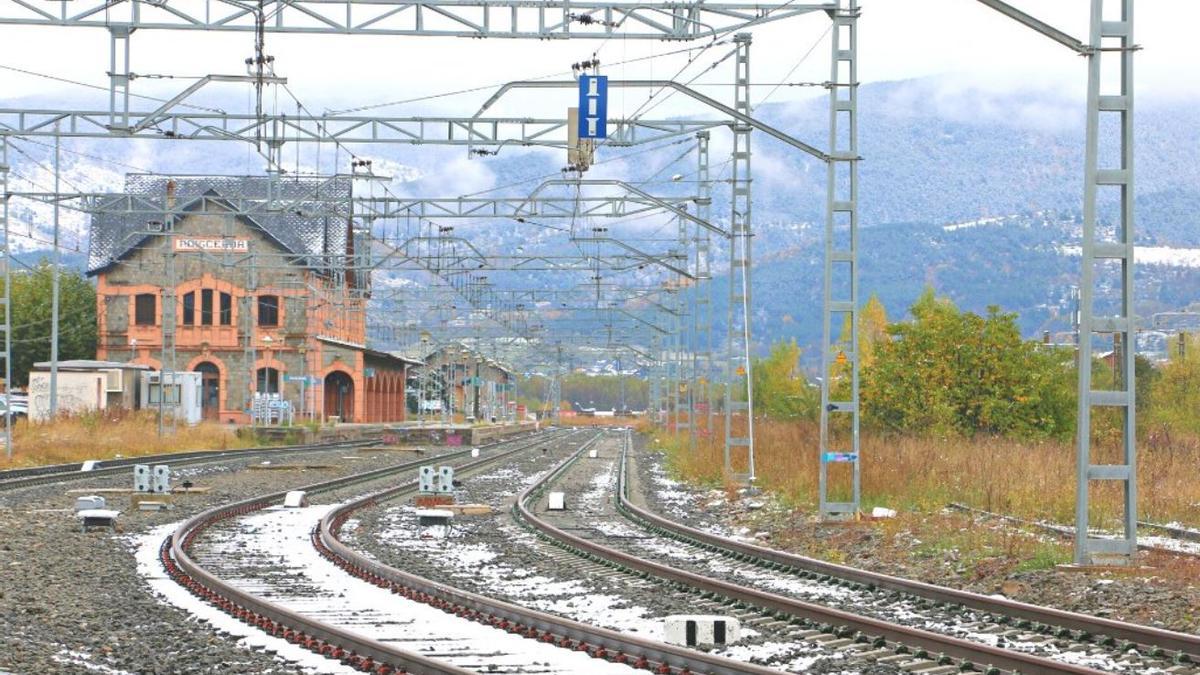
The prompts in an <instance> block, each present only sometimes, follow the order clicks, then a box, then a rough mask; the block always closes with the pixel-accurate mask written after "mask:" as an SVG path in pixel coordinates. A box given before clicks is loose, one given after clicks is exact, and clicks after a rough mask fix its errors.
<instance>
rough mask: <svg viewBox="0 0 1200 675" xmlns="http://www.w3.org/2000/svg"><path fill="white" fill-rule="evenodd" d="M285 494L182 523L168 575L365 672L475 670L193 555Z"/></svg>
mask: <svg viewBox="0 0 1200 675" xmlns="http://www.w3.org/2000/svg"><path fill="white" fill-rule="evenodd" d="M542 440H544V439H543V438H542V437H535V438H534V439H533V440H532V441H528V442H526V440H525V439H518V440H516V441H513V440H508V441H504V442H501V443H495V444H492V445H490V446H483V447H482V448H481V450H489V449H494V448H496V447H497V446H499V445H507V444H509V443H518V444H519V445H518V447H517V448H516V449H514V450H509V451H507V453H511V452H517V451H520V450H523V449H527V448H529V447H533V446H534V445H537V444H539V443H540V442H541V441H542ZM507 453H505V454H507ZM470 454H471V449H470V448H468V449H464V450H462V451H460V452H456V453H448V454H445V455H441V456H439V458H438V459H439V460H448V459H452V458H462V457H466V456H469V455H470ZM429 461H430V460H429V459H428V458H426V459H421V460H416V461H411V462H405V463H402V464H397V465H395V466H391V467H386V468H383V469H377V470H375V471H368V472H364V473H360V474H354V475H351V476H345V477H343V478H338V479H334V480H330V481H324V482H321V483H316V484H313V485H309V486H307V487H305V488H301V489H303V490H305V491H306V492H309V493H310V494H319V493H322V492H329V491H332V490H336V489H340V488H346V487H350V486H354V485H358V484H361V483H367V482H371V481H376V480H380V479H386V478H389V477H391V476H394V475H396V474H397V473H401V472H405V471H411V470H413V469H415V468H417V467H419V466H421V465H422V464H426V463H428V462H429ZM478 461H479V462H486V461H494V458H491V457H489V458H485V459H481V460H478ZM285 494H286V491H281V492H276V493H272V494H267V495H262V496H259V497H255V498H252V499H248V500H243V501H240V502H236V503H233V504H227V505H224V506H220V507H217V508H213V509H210V510H208V511H205V512H203V513H201V514H198V515H197V516H195V517H193V518H191V519H189V520H187V521H186V522H184V523H183V524H182V525H180V527H179V528H178V529H176V531H175V532H174V533H173V534H172V535H171V536H170V537H169V538H167V539H166V540H165V541H164V542H163V546H162V547H161V549H160V551H159V557H160V560H161V561H162V564H163V566H164V568H165V569H166V570H167V573H168V574H169V575H170V576H171V577H172V578H174V579H175V580H176V581H177V582H178V583H180V584H181V585H183V586H184V587H185V588H187V589H188V590H189V592H191V593H192V594H193V595H196V596H197V597H199V598H201V599H202V600H204V601H205V602H208V603H209V604H212V605H214V606H216V607H218V608H220V609H221V610H223V611H225V612H227V613H229V614H231V615H233V616H234V617H235V618H237V619H239V620H241V621H243V622H245V623H248V624H250V625H253V626H256V627H258V628H259V629H261V630H263V631H265V632H267V633H268V634H271V635H275V636H277V637H280V638H283V639H285V640H287V641H289V642H292V643H294V644H298V645H301V646H303V647H305V648H307V649H310V650H312V651H314V652H316V653H319V654H322V655H324V656H327V657H329V658H333V659H336V660H339V661H341V662H343V663H345V664H347V665H350V666H352V667H354V668H356V669H358V670H362V671H364V672H373V673H377V674H378V675H391V674H392V673H401V672H407V673H418V674H427V673H429V674H444V673H454V674H462V673H468V672H471V671H468V670H465V669H462V668H459V667H457V666H453V665H451V664H448V663H445V662H443V661H440V660H437V659H433V658H429V657H427V656H423V655H421V654H417V653H414V652H411V651H408V650H404V649H399V648H396V647H394V646H392V645H389V644H385V643H382V642H380V641H377V640H373V639H370V638H367V637H364V636H362V635H360V634H358V633H356V632H353V631H350V630H347V629H345V628H342V627H339V626H336V625H332V624H330V623H327V622H324V621H320V620H316V619H313V618H311V617H309V616H307V615H304V614H301V613H299V612H296V611H293V610H290V609H288V608H285V607H282V606H280V605H279V604H276V603H273V602H270V601H268V600H265V599H263V598H260V597H257V596H255V595H254V594H252V593H248V592H246V591H244V590H242V589H239V588H237V587H236V586H235V585H234V584H231V583H229V582H227V581H226V580H224V579H221V578H220V577H218V576H217V575H216V574H214V573H212V572H211V571H210V570H208V569H206V568H205V566H204V565H202V564H200V563H199V562H197V561H196V560H195V559H193V557H192V556H191V555H190V549H191V547H192V546H193V544H194V543H195V541H196V539H197V537H198V536H200V535H201V534H202V533H203V532H204V531H205V530H207V529H209V528H213V527H217V526H219V525H220V524H221V523H222V522H223V521H227V520H229V519H234V518H239V517H242V516H246V515H247V514H251V513H254V512H258V511H261V510H263V509H266V508H267V507H269V506H272V505H275V504H277V503H279V502H280V501H281V500H282V499H283V497H284V495H285Z"/></svg>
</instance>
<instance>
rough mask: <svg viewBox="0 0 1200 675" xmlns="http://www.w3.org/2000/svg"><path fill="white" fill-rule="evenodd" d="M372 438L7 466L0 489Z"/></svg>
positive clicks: (373, 441)
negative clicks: (86, 464) (90, 464)
mask: <svg viewBox="0 0 1200 675" xmlns="http://www.w3.org/2000/svg"><path fill="white" fill-rule="evenodd" d="M379 442H380V441H379V439H377V438H373V439H345V440H338V441H329V442H326V443H309V444H301V445H279V446H272V447H264V448H238V449H232V450H191V451H187V452H176V453H163V454H158V455H143V456H140V457H121V458H119V459H108V460H100V461H99V462H98V463H97V466H96V468H94V469H92V470H91V471H83V463H82V462H75V463H70V464H51V465H46V466H36V467H28V468H23V469H8V470H5V471H0V491H4V490H15V489H19V488H25V487H33V486H36V485H45V484H49V483H58V482H64V481H69V480H79V479H84V478H97V477H102V476H111V475H114V474H119V473H120V472H121V471H124V470H127V469H128V468H129V467H131V466H134V465H136V464H153V463H170V464H173V465H175V466H188V465H192V464H205V463H209V462H218V461H222V460H237V459H244V458H252V457H263V456H273V455H279V454H288V453H306V452H321V451H328V450H336V449H338V448H352V447H357V446H359V445H372V444H378V443H379Z"/></svg>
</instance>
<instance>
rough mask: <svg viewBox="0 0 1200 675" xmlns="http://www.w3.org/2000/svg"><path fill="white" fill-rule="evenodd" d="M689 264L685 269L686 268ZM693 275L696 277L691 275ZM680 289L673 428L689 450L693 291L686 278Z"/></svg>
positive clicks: (684, 239)
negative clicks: (682, 434) (685, 438)
mask: <svg viewBox="0 0 1200 675" xmlns="http://www.w3.org/2000/svg"><path fill="white" fill-rule="evenodd" d="M688 225H689V221H686V220H684V219H683V218H680V219H679V249H680V253H682V254H683V256H684V260H685V261H688V262H690V260H691V256H690V255H689V254H688V248H689V246H688V244H689V241H688V239H689V234H688ZM688 262H685V263H684V266H685V267H687V266H688ZM693 276H695V275H694V274H693ZM678 279H679V286H678V288H677V289H676V291H675V307H676V310H677V314H676V317H675V325H676V331H677V332H678V334H679V337H678V338H677V339H676V344H677V345H678V346H679V348H678V350H677V352H676V363H677V364H678V365H677V366H676V368H678V373H677V377H676V383H675V386H676V391H677V393H676V406H677V407H676V410H675V429H676V430H677V431H678V430H680V429H686V430H687V432H688V445H689V447H690V446H692V445H694V444H695V440H696V410H695V407H694V403H695V401H694V399H693V397H692V396H693V394H692V391H693V387H692V385H693V384H694V383H695V382H694V380H695V373H696V370H695V368H694V367H693V366H694V365H695V364H694V363H693V359H692V358H691V356H689V355H690V354H694V353H695V351H696V345H695V335H694V332H693V330H692V316H693V315H694V314H695V312H694V308H693V307H692V306H691V305H692V295H693V291H694V290H695V282H694V281H693V282H692V283H688V280H687V278H685V277H684V276H682V275H680V276H679V277H678Z"/></svg>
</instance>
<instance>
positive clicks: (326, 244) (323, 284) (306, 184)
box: [88, 174, 414, 423]
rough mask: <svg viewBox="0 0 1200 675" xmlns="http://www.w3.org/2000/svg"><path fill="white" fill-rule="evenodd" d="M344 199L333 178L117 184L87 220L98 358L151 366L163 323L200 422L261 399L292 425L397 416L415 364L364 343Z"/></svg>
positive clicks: (242, 410)
mask: <svg viewBox="0 0 1200 675" xmlns="http://www.w3.org/2000/svg"><path fill="white" fill-rule="evenodd" d="M350 197H351V179H350V178H349V177H345V176H338V177H319V178H290V177H285V178H281V179H279V180H278V181H275V182H271V181H269V180H268V179H267V178H266V177H188V178H174V179H168V178H166V177H163V176H151V175H139V174H133V175H129V176H126V191H125V193H124V194H122V195H113V196H111V197H104V198H101V199H100V200H98V203H97V204H96V205H95V206H97V207H98V208H96V209H95V210H94V215H93V217H92V222H91V245H90V251H89V256H88V274H89V275H90V276H94V277H95V278H96V302H97V304H98V308H97V309H98V317H99V342H98V346H97V350H96V351H97V358H98V359H104V360H110V361H124V362H130V363H137V364H144V365H147V366H150V367H151V368H154V369H161V368H162V366H163V364H162V363H161V360H162V354H163V339H164V326H165V327H166V333H167V336H168V340H169V339H170V336H171V334H172V333H173V335H174V343H175V363H174V364H173V365H172V364H170V363H168V364H167V365H168V367H169V368H173V369H175V370H181V371H196V372H199V373H201V377H202V407H203V413H204V417H205V418H207V419H212V420H220V421H222V422H236V423H246V422H249V419H250V418H249V407H250V402H251V399H252V397H253V394H254V392H262V393H279V394H280V395H281V396H282V397H283V398H285V399H287V400H290V401H291V402H292V404H293V406H294V407H295V410H296V412H297V416H300V417H303V416H308V417H313V418H316V419H320V418H322V417H325V418H328V417H331V416H337V417H339V418H340V419H341V420H342V421H347V422H395V421H401V420H403V419H404V417H405V407H406V406H405V379H406V370H407V368H408V367H409V365H412V364H413V363H414V362H413V361H409V360H406V359H404V358H400V357H397V356H394V355H391V354H387V353H384V352H380V351H375V350H372V349H368V348H367V347H366V310H367V302H368V299H369V295H370V292H369V287H368V277H367V275H363V274H355V272H354V270H353V267H354V266H353V265H351V264H349V263H350V262H351V261H352V260H354V258H355V244H356V242H355V234H354V230H353V227H352V224H351V219H350ZM268 198H269V200H268ZM156 210H158V211H159V213H158V214H157V217H155V216H156V214H155V211H156ZM167 210H170V212H171V213H170V215H167ZM168 344H169V343H168ZM302 392H303V393H302ZM306 413H307V415H306Z"/></svg>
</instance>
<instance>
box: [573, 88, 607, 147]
mask: <svg viewBox="0 0 1200 675" xmlns="http://www.w3.org/2000/svg"><path fill="white" fill-rule="evenodd" d="M579 138H580V139H584V140H588V139H596V138H608V76H607V75H580V76H579Z"/></svg>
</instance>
